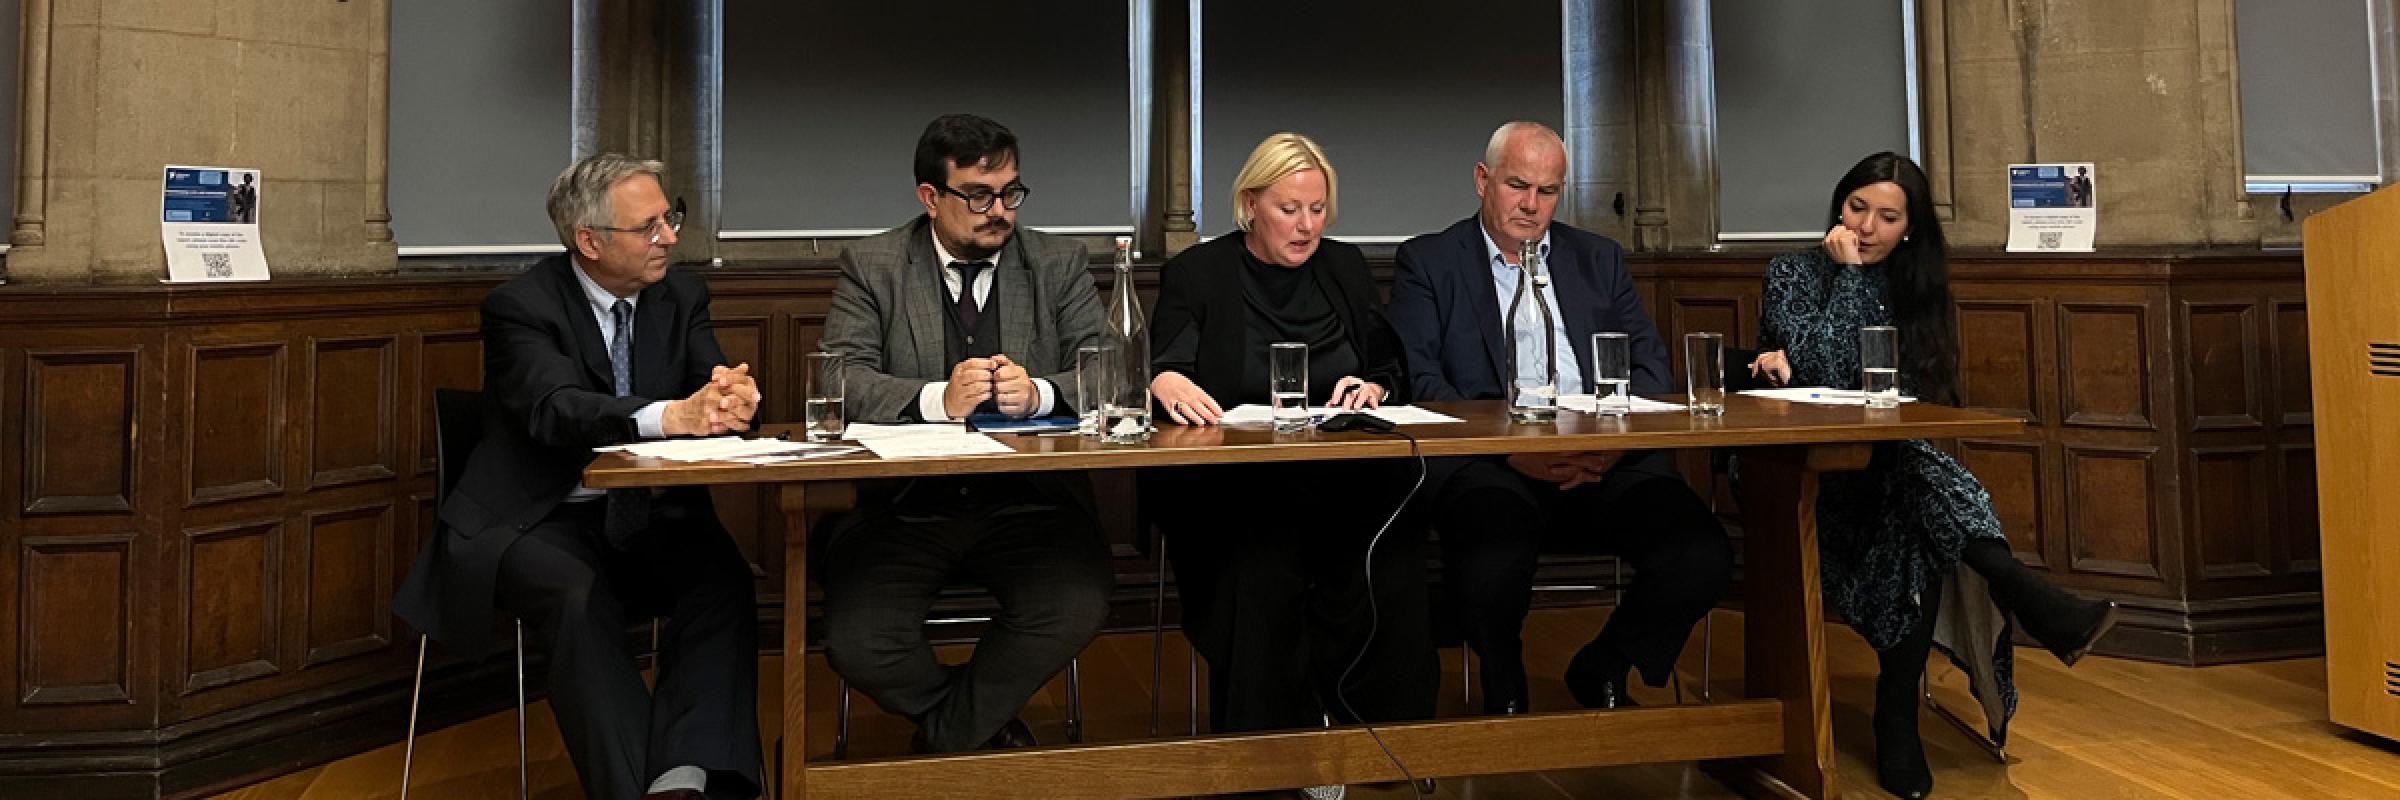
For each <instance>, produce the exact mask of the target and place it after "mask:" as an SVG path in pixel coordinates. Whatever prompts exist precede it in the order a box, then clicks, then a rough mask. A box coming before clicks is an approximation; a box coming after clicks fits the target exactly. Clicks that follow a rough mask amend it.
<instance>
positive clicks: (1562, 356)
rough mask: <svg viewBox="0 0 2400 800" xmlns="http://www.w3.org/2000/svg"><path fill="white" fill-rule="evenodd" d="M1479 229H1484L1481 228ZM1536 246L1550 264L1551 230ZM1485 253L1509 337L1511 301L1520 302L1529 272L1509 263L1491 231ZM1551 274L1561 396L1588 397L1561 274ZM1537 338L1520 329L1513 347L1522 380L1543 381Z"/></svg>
mask: <svg viewBox="0 0 2400 800" xmlns="http://www.w3.org/2000/svg"><path fill="white" fill-rule="evenodd" d="M1477 227H1478V229H1480V228H1481V226H1480V225H1479V226H1477ZM1535 247H1536V249H1537V251H1538V252H1540V253H1541V258H1542V262H1543V263H1544V264H1548V263H1549V261H1550V233H1549V232H1548V231H1544V232H1542V241H1541V243H1540V244H1538V245H1536V246H1535ZM1483 252H1484V254H1485V255H1487V256H1490V257H1491V260H1490V263H1491V265H1492V288H1493V289H1494V290H1495V291H1496V292H1497V293H1498V295H1499V298H1500V330H1501V331H1502V334H1503V335H1506V332H1507V331H1508V304H1509V301H1511V300H1514V299H1516V296H1517V280H1518V279H1519V278H1520V277H1522V276H1523V275H1524V274H1525V270H1524V269H1523V268H1521V267H1519V266H1518V265H1515V264H1511V263H1508V259H1507V258H1506V257H1504V256H1502V255H1501V254H1500V244H1499V243H1498V242H1494V241H1492V232H1491V231H1488V230H1486V231H1483ZM1547 272H1548V273H1549V275H1550V285H1548V286H1543V287H1541V292H1542V297H1543V298H1544V299H1546V300H1548V301H1549V303H1550V338H1551V341H1552V344H1553V345H1554V346H1556V347H1557V348H1558V393H1559V394H1561V395H1569V394H1585V393H1588V392H1589V391H1590V390H1589V389H1586V388H1584V383H1583V364H1582V362H1581V361H1580V360H1579V359H1577V358H1576V356H1575V345H1574V344H1573V343H1571V342H1569V341H1568V340H1567V321H1566V317H1565V312H1564V311H1563V310H1562V309H1561V307H1560V306H1559V304H1558V274H1557V272H1556V270H1555V269H1552V270H1547ZM1518 313H1519V314H1529V315H1538V314H1539V313H1540V312H1537V311H1534V310H1533V309H1531V308H1525V309H1519V310H1518ZM1535 337H1536V334H1535V333H1534V332H1533V331H1531V330H1520V331H1519V332H1518V333H1517V340H1516V341H1515V342H1513V343H1512V345H1511V346H1513V347H1515V348H1516V351H1517V370H1518V377H1520V378H1525V379H1530V380H1540V379H1541V376H1540V372H1541V370H1540V369H1539V368H1538V367H1539V366H1540V363H1541V358H1542V356H1543V355H1544V354H1543V353H1542V342H1541V340H1540V339H1538V338H1535Z"/></svg>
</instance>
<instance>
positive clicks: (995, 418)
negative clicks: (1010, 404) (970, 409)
mask: <svg viewBox="0 0 2400 800" xmlns="http://www.w3.org/2000/svg"><path fill="white" fill-rule="evenodd" d="M1081 424H1082V423H1081V422H1080V421H1078V420H1076V419H1075V418H1074V417H1032V418H1030V419H1017V418H1015V417H1011V416H1009V415H1007V414H992V413H983V414H968V415H967V426H968V427H971V428H974V429H975V430H976V431H978V432H981V433H1054V432H1062V431H1063V432H1072V431H1074V430H1075V429H1076V428H1077V427H1079V426H1080V425H1081Z"/></svg>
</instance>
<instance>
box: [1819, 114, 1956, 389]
mask: <svg viewBox="0 0 2400 800" xmlns="http://www.w3.org/2000/svg"><path fill="white" fill-rule="evenodd" d="M1885 181H1890V182H1892V183H1895V184H1898V185H1899V186H1900V191H1901V193H1902V194H1905V195H1908V238H1906V239H1903V240H1901V241H1900V243H1899V244H1898V245H1896V246H1894V247H1893V248H1892V255H1891V256H1890V257H1889V258H1887V259H1885V260H1884V262H1883V270H1884V276H1885V277H1884V289H1885V292H1886V295H1887V297H1888V299H1889V300H1890V301H1891V305H1892V323H1893V325H1894V327H1897V328H1899V329H1900V374H1901V376H1902V377H1903V378H1904V379H1905V381H1904V382H1905V383H1906V384H1907V385H1908V387H1909V388H1910V389H1911V390H1912V391H1914V392H1916V394H1917V396H1919V397H1922V398H1924V399H1925V400H1927V401H1930V402H1936V403H1943V404H1946V405H1958V404H1959V402H1960V398H1959V393H1958V310H1957V305H1956V304H1955V303H1953V302H1952V301H1951V298H1950V256H1949V252H1950V247H1949V242H1948V240H1947V239H1944V238H1943V236H1942V221H1941V218H1939V217H1936V216H1934V210H1933V186H1932V184H1931V183H1929V182H1927V181H1926V180H1925V170H1922V169H1919V168H1918V167H1917V162H1914V161H1910V160H1908V157H1907V156H1903V155H1900V154H1898V153H1892V152H1888V151H1887V152H1882V153H1876V154H1874V155H1871V156H1867V157H1866V158H1864V159H1861V160H1859V162H1858V165H1857V166H1854V167H1851V168H1850V172H1849V173H1848V174H1846V175H1843V176H1842V181H1841V183H1838V184H1835V185H1834V187H1833V209H1832V212H1831V214H1830V216H1831V218H1832V219H1831V222H1829V223H1828V225H1827V227H1831V226H1833V225H1840V224H1842V204H1843V203H1845V202H1848V201H1849V199H1850V193H1851V192H1855V191H1858V189H1859V187H1862V186H1870V185H1874V184H1877V183H1883V182H1885Z"/></svg>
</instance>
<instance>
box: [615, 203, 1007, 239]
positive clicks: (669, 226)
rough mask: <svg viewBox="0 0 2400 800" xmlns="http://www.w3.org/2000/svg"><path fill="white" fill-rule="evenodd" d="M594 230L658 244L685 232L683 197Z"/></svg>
mask: <svg viewBox="0 0 2400 800" xmlns="http://www.w3.org/2000/svg"><path fill="white" fill-rule="evenodd" d="M1010 208H1015V206H1010ZM592 230H596V231H616V232H618V233H631V234H636V235H639V236H645V237H648V238H649V239H650V243H651V244H658V240H660V239H664V238H667V232H668V231H673V232H675V233H682V232H683V198H680V197H678V198H675V210H673V211H669V212H667V213H664V214H660V215H658V216H656V217H652V218H650V223H649V224H647V225H643V226H641V227H639V228H612V227H609V226H607V225H594V226H592Z"/></svg>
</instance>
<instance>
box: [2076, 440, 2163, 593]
mask: <svg viewBox="0 0 2400 800" xmlns="http://www.w3.org/2000/svg"><path fill="white" fill-rule="evenodd" d="M2156 454H2157V449H2156V448H2149V447H2091V446H2076V445H2069V446H2068V447H2067V453H2066V455H2067V461H2066V470H2067V475H2066V478H2067V481H2066V483H2067V498H2066V502H2067V529H2066V535H2067V540H2068V548H2067V549H2068V552H2069V557H2070V558H2071V559H2072V561H2071V562H2070V564H2069V567H2070V568H2071V569H2073V570H2074V571H2076V572H2086V573H2094V574H2100V575H2115V576H2121V577H2129V578H2157V577H2159V574H2160V566H2161V565H2160V564H2159V547H2158V531H2157V529H2156V524H2157V519H2158V515H2157V514H2156V513H2154V511H2153V509H2152V508H2151V505H2152V498H2154V497H2156V496H2157V492H2156V491H2155V488H2156V487H2155V486H2154V485H2153V481H2154V480H2155V475H2154V470H2155V465H2154V464H2153V461H2154V460H2155V459H2154V458H2153V457H2154V456H2155V455H2156Z"/></svg>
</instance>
